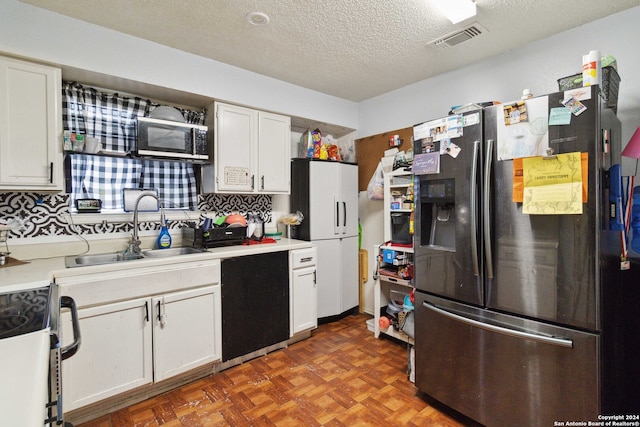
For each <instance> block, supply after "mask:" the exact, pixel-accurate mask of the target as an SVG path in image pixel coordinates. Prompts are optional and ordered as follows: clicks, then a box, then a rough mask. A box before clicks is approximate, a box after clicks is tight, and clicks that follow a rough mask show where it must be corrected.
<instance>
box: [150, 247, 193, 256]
mask: <svg viewBox="0 0 640 427" xmlns="http://www.w3.org/2000/svg"><path fill="white" fill-rule="evenodd" d="M202 252H203V251H202V250H201V249H197V248H192V247H190V246H187V247H184V248H169V249H148V250H146V251H142V255H143V256H144V257H145V258H146V257H149V258H165V257H168V256H176V255H190V254H201V253H202Z"/></svg>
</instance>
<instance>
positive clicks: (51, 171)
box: [49, 162, 53, 184]
mask: <svg viewBox="0 0 640 427" xmlns="http://www.w3.org/2000/svg"><path fill="white" fill-rule="evenodd" d="M49 184H53V162H51V164H50V165H49Z"/></svg>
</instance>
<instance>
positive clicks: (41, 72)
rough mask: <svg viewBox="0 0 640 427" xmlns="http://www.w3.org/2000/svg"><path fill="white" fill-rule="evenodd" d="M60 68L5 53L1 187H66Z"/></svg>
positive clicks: (0, 73)
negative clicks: (6, 55) (62, 140)
mask: <svg viewBox="0 0 640 427" xmlns="http://www.w3.org/2000/svg"><path fill="white" fill-rule="evenodd" d="M61 82H62V79H61V73H60V69H59V68H55V67H50V66H46V65H41V64H35V63H31V62H26V61H21V60H18V59H13V58H7V57H2V56H0V189H1V190H14V191H19V190H24V191H62V190H63V189H64V185H63V184H64V173H63V160H62V159H63V157H62V143H61V135H62V105H61V90H62V89H61Z"/></svg>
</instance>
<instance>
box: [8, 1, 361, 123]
mask: <svg viewBox="0 0 640 427" xmlns="http://www.w3.org/2000/svg"><path fill="white" fill-rule="evenodd" d="M0 11H1V12H0V52H5V53H9V54H13V55H18V56H24V57H28V58H32V59H37V60H40V61H43V62H51V63H54V64H58V65H61V66H68V67H75V68H78V69H82V70H88V71H92V72H96V73H101V74H105V75H108V76H115V77H119V78H123V79H129V80H133V81H138V82H143V83H147V84H153V85H157V86H161V87H168V88H172V89H177V90H180V91H184V92H189V93H193V94H197V95H202V96H206V97H211V98H215V99H219V100H224V101H228V102H233V103H237V104H243V105H248V106H251V107H254V108H257V109H264V110H269V111H274V112H278V113H282V114H286V115H291V116H299V117H304V118H309V119H314V120H316V121H319V122H325V123H331V124H335V125H341V126H344V127H347V128H352V129H356V128H357V127H358V126H357V119H358V117H357V109H358V105H357V104H356V103H355V102H351V101H347V100H344V99H340V98H336V97H333V96H329V95H325V94H322V93H319V92H316V91H312V90H309V89H305V88H302V87H300V86H295V85H292V84H289V83H285V82H283V81H280V80H276V79H273V78H269V77H265V76H263V75H260V74H256V73H252V72H249V71H246V70H243V69H240V68H237V67H232V66H230V65H227V64H223V63H221V62H217V61H213V60H210V59H206V58H203V57H201V56H197V55H192V54H189V53H186V52H182V51H179V50H176V49H172V48H168V47H165V46H161V45H159V44H156V43H152V42H149V41H146V40H143V39H140V38H136V37H132V36H128V35H126V34H123V33H119V32H116V31H112V30H108V29H106V28H103V27H99V26H97V25H93V24H89V23H86V22H82V21H79V20H76V19H72V18H69V17H66V16H63V15H59V14H56V13H53V12H50V11H47V10H44V9H39V8H37V7H34V6H31V5H28V4H24V3H21V2H19V1H18V0H0Z"/></svg>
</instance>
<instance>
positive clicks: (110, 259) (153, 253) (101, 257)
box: [65, 247, 204, 268]
mask: <svg viewBox="0 0 640 427" xmlns="http://www.w3.org/2000/svg"><path fill="white" fill-rule="evenodd" d="M202 252H204V251H203V250H201V249H196V248H192V247H184V248H169V249H148V250H145V251H142V253H140V254H131V253H125V252H124V251H119V252H109V253H104V254H88V255H71V256H68V257H66V258H65V265H66V266H67V268H73V267H86V266H90V265H102V264H113V263H120V262H126V261H135V260H138V259H143V258H165V257H170V256H179V255H189V254H199V253H202Z"/></svg>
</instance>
